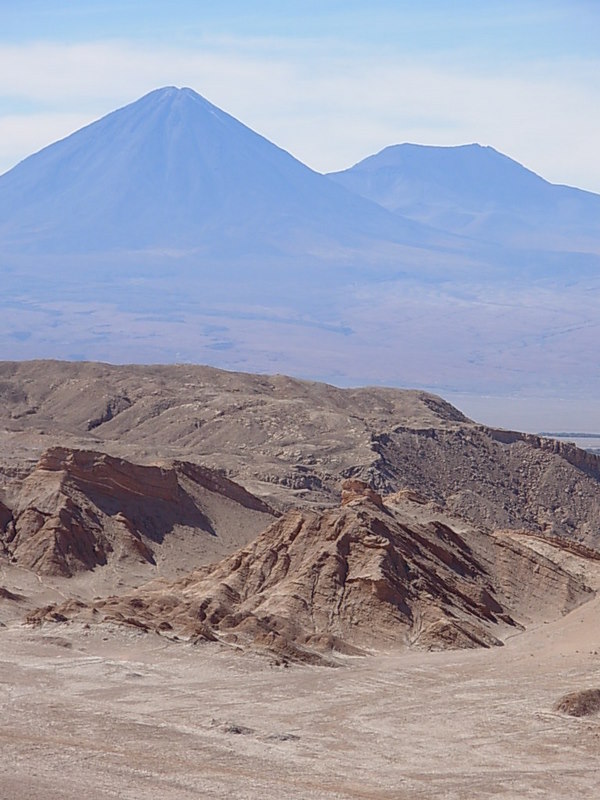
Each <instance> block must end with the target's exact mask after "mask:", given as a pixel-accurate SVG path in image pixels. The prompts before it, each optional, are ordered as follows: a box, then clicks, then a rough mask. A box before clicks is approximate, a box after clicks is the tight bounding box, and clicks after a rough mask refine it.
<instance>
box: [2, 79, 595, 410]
mask: <svg viewBox="0 0 600 800" xmlns="http://www.w3.org/2000/svg"><path fill="white" fill-rule="evenodd" d="M0 253H1V256H0V277H1V279H2V284H3V293H2V296H1V297H0V358H10V359H14V358H17V359H18V358H31V357H59V358H70V359H81V358H85V359H95V360H105V361H114V362H124V361H132V362H135V361H141V362H172V361H192V362H205V363H210V364H214V365H217V366H222V367H226V368H234V369H245V370H250V371H269V372H285V373H293V374H296V375H299V376H305V377H311V378H317V379H323V380H329V381H332V382H337V383H341V384H346V385H347V384H352V383H388V384H396V385H413V386H422V387H426V388H431V389H434V390H436V391H441V392H449V391H461V392H467V393H469V392H473V393H482V392H484V393H491V394H496V395H498V394H506V393H508V394H513V395H514V394H515V393H525V394H527V393H529V394H531V393H537V394H539V395H540V396H550V395H556V394H559V395H561V396H563V395H565V393H567V394H572V393H581V392H592V391H596V390H598V389H600V376H598V375H596V374H595V371H594V370H593V369H590V364H591V363H593V362H594V360H595V353H596V341H597V325H598V322H597V321H598V319H599V318H600V316H599V314H598V311H599V308H598V300H597V289H598V286H599V284H600V196H599V195H596V194H592V193H590V192H583V191H580V190H578V189H573V188H569V187H564V186H556V185H553V184H550V183H548V182H547V181H545V180H543V179H542V178H541V177H539V176H537V175H535V174H534V173H532V172H531V171H529V170H527V169H526V168H525V167H522V166H521V165H519V164H517V163H516V162H515V161H512V160H511V159H510V158H508V157H506V156H504V155H501V154H500V153H498V152H496V151H495V150H493V149H492V148H489V147H480V146H479V145H465V146H462V147H451V148H442V147H422V146H418V145H409V144H404V145H396V146H393V147H388V148H386V149H385V150H383V151H382V152H381V153H379V154H377V155H374V156H371V157H369V158H367V159H365V160H364V161H362V162H360V163H359V164H357V165H355V166H354V167H352V168H351V169H349V170H346V171H344V172H340V173H335V174H331V175H329V176H325V175H320V174H318V173H316V172H314V171H313V170H311V169H309V168H308V167H306V166H305V165H303V164H302V163H301V162H299V161H298V160H297V159H295V158H293V157H292V156H291V155H290V154H289V153H286V152H285V151H284V150H282V149H280V148H279V147H277V146H275V145H274V144H272V143H271V142H269V141H268V140H266V139H265V138H263V137H262V136H260V135H258V134H257V133H255V132H253V131H252V130H250V129H249V128H247V127H246V126H245V125H243V124H242V123H240V122H238V121H237V120H235V119H234V118H233V117H231V116H230V115H229V114H226V113H225V112H223V111H221V110H220V109H218V108H217V107H216V106H214V105H212V104H211V103H209V102H208V101H207V100H205V99H204V98H202V97H201V96H200V95H198V94H196V93H195V92H194V91H192V90H191V89H176V88H173V87H168V88H164V89H158V90H156V91H154V92H151V93H150V94H148V95H146V96H145V97H143V98H141V99H140V100H138V101H136V102H134V103H132V104H131V105H128V106H126V107H125V108H122V109H119V110H118V111H115V112H113V113H112V114H109V115H108V116H106V117H104V118H102V119H101V120H99V121H97V122H95V123H93V124H91V125H89V126H87V127H86V128H83V129H82V130H80V131H77V132H76V133H74V134H72V135H71V136H69V137H67V138H66V139H63V140H61V141H59V142H56V143H55V144H52V145H50V146H49V147H46V148H45V149H43V150H41V151H40V152H39V153H36V154H34V155H32V156H30V157H29V158H27V159H25V160H24V161H22V162H21V163H20V164H18V165H17V166H15V167H14V168H13V169H12V170H10V171H9V172H7V173H5V174H4V175H2V176H0ZM576 421H577V420H576ZM513 424H514V423H513ZM546 424H547V425H548V424H551V423H550V421H549V420H547V421H546Z"/></svg>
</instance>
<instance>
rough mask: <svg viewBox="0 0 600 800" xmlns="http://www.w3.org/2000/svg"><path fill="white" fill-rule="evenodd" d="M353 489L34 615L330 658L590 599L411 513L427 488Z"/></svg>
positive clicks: (510, 627)
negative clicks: (172, 567)
mask: <svg viewBox="0 0 600 800" xmlns="http://www.w3.org/2000/svg"><path fill="white" fill-rule="evenodd" d="M345 491H346V494H347V496H346V500H345V505H344V506H342V507H340V508H335V509H330V510H328V511H325V512H321V513H318V512H314V511H302V510H292V511H289V512H288V513H286V514H285V515H283V516H282V517H281V519H279V520H278V521H276V522H274V523H273V524H272V525H271V526H270V527H269V528H268V529H267V530H266V531H265V532H264V533H262V534H261V535H260V536H259V537H258V538H257V539H256V540H255V541H254V542H252V543H251V544H250V545H248V546H247V547H245V548H243V549H241V550H239V551H237V552H236V553H234V554H232V555H231V556H229V557H227V558H225V559H224V560H222V561H221V562H219V563H218V564H215V565H213V566H207V567H204V568H201V569H199V570H196V571H194V572H192V573H190V574H189V575H188V576H186V577H185V578H182V579H180V580H178V581H175V582H168V581H164V580H162V581H153V582H152V583H149V584H147V585H145V586H142V587H140V588H139V589H137V590H136V591H134V592H131V593H128V594H125V595H123V596H120V597H110V598H107V599H105V600H100V601H95V602H93V603H91V604H87V605H85V604H81V603H73V602H70V603H67V604H64V605H62V606H60V607H51V608H44V609H41V610H40V611H38V612H36V613H35V614H33V615H31V616H30V621H32V622H41V621H45V620H55V621H62V620H65V619H72V618H75V619H82V620H89V621H95V622H101V621H107V622H116V623H119V624H130V625H135V626H137V627H139V628H142V629H144V630H155V631H157V632H162V633H166V634H167V635H173V634H177V635H178V636H180V637H181V636H183V637H191V638H194V637H200V638H205V639H220V638H223V639H225V640H226V641H228V642H233V643H236V644H239V645H242V646H250V647H253V648H259V649H267V650H269V651H272V652H275V653H277V654H278V655H279V656H280V657H281V658H284V659H286V658H291V659H298V660H305V661H311V662H315V663H324V661H327V659H328V658H331V657H332V652H333V653H334V652H336V651H337V652H341V653H357V652H365V648H372V647H404V646H414V647H420V648H425V649H440V648H463V647H479V646H484V647H488V646H491V645H496V644H500V643H501V639H502V637H503V636H504V635H506V633H507V632H508V631H514V630H515V628H516V627H518V625H519V624H521V623H527V622H529V621H530V620H531V619H532V615H533V618H535V619H536V620H540V619H551V618H554V617H556V616H557V615H560V614H562V613H565V612H566V611H568V610H570V609H572V608H573V607H574V606H576V605H577V604H579V603H581V602H583V601H584V600H586V599H588V598H589V597H590V590H589V589H588V588H587V587H586V586H585V585H584V584H583V583H582V582H581V581H578V580H577V579H576V578H574V577H573V576H572V575H570V574H568V573H566V572H564V571H563V570H561V569H560V568H559V567H557V566H556V565H555V564H553V563H551V562H550V561H548V560H547V559H545V558H544V557H543V556H540V555H539V554H537V553H535V552H534V551H533V550H529V549H528V548H526V547H521V546H519V545H517V544H516V543H515V542H512V541H510V540H507V539H503V538H500V537H495V536H493V535H488V534H484V533H480V532H477V531H476V530H474V529H471V528H464V529H463V530H461V532H460V533H458V532H457V530H455V529H453V528H452V527H451V526H450V525H449V524H448V522H447V521H445V520H444V519H443V518H442V519H431V520H429V521H424V522H421V523H418V522H416V521H415V518H414V511H415V508H416V507H420V506H421V505H422V500H421V499H420V498H419V499H417V500H415V501H412V500H410V499H407V498H406V497H405V498H402V500H398V498H391V501H390V502H389V503H388V504H387V505H385V504H384V503H383V502H382V499H381V498H380V497H379V496H378V495H377V494H376V493H374V492H373V491H372V490H371V489H369V487H367V486H364V485H362V486H360V485H358V482H353V485H352V486H351V487H348V486H347V487H346V490H345ZM350 493H351V494H352V496H351V497H350V496H349V495H350ZM407 504H408V506H409V508H408V510H407ZM411 507H412V508H411Z"/></svg>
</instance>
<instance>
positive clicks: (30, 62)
mask: <svg viewBox="0 0 600 800" xmlns="http://www.w3.org/2000/svg"><path fill="white" fill-rule="evenodd" d="M599 41H600V2H598V0H570V2H567V0H561V1H560V2H559V0H535V2H534V1H532V0H530V1H529V2H527V0H522V1H521V2H513V1H512V0H506V1H505V2H498V1H497V0H486V1H485V2H483V0H482V1H481V2H474V1H472V2H465V1H464V0H457V1H455V2H452V3H449V2H447V0H445V1H442V0H421V2H416V0H415V2H402V0H400V1H399V2H391V1H390V2H385V1H384V0H372V1H371V2H369V3H366V2H359V1H358V0H329V2H326V1H324V0H321V2H314V1H313V0H304V1H303V2H297V1H296V0H289V1H288V2H274V1H273V0H255V1H254V2H252V3H249V2H242V1H241V0H222V2H219V3H216V2H214V1H213V2H202V1H201V0H200V1H198V0H196V1H195V2H192V0H172V1H171V2H169V3H167V2H164V0H163V1H162V2H158V1H157V0H145V2H142V1H141V0H118V1H117V0H72V1H71V2H67V0H23V2H20V3H15V2H14V0H0V171H3V170H5V169H8V168H9V167H10V166H12V165H13V164H15V163H16V162H17V161H18V160H20V159H21V158H23V157H25V156H26V155H28V154H29V153H31V152H33V151H35V150H37V149H39V148H40V147H42V146H44V145H45V144H48V143H50V142H51V141H53V140H55V139H57V138H60V137H62V136H64V135H66V134H68V133H70V132H71V131H73V130H75V129H76V128H78V127H80V126H81V125H83V124H86V123H87V122H90V121H91V120H93V119H95V118H97V117H98V116H101V115H102V114H104V113H106V112H108V111H110V110H112V109H113V108H115V107H118V106H120V105H123V104H125V103H127V102H130V101H132V100H135V99H136V98H137V97H139V96H140V95H142V94H144V93H145V92H147V91H150V90H151V89H153V88H156V87H158V86H163V85H167V84H174V85H178V86H181V85H187V86H191V87H192V88H194V89H195V90H196V91H198V92H200V93H201V94H203V95H205V96H206V97H207V98H208V99H209V100H211V101H212V102H214V103H216V104H217V105H218V106H220V107H222V108H224V109H225V110H227V111H228V112H230V113H231V114H233V115H234V116H236V117H237V118H238V119H240V120H241V121H242V122H245V123H246V124H248V125H250V126H251V127H253V128H254V129H255V130H258V131H259V132H260V133H262V134H264V135H265V136H267V137H268V138H270V139H271V140H272V141H274V142H276V143H277V144H279V145H280V146H282V147H285V148H286V149H288V150H290V152H292V153H293V154H294V155H296V156H297V157H298V158H300V159H302V160H303V161H304V162H305V163H307V164H309V166H312V167H313V168H315V169H318V170H320V171H327V170H333V169H341V168H343V167H346V166H349V165H350V164H352V163H354V162H355V161H357V160H359V159H360V158H363V157H365V156H367V155H369V154H371V153H373V152H376V151H377V150H379V149H381V148H382V147H385V146H386V145H389V144H393V143H397V142H403V141H415V142H421V143H425V144H441V145H448V144H461V143H465V142H472V141H478V142H481V143H482V144H490V145H492V146H494V147H496V148H497V149H499V150H501V151H503V152H505V153H507V154H508V155H510V156H512V157H513V158H516V159H517V160H519V161H521V162H522V163H524V164H526V165H527V166H529V167H530V168H532V169H534V170H535V171H537V172H539V173H540V174H542V175H543V176H544V177H546V178H548V179H549V180H553V181H555V182H563V183H569V184H572V185H577V186H581V187H583V188H588V189H591V190H593V191H598V192H600V159H598V157H597V141H598V139H599V133H600V46H599V45H598V42H599Z"/></svg>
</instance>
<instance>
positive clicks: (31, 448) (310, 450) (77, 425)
mask: <svg viewBox="0 0 600 800" xmlns="http://www.w3.org/2000/svg"><path fill="white" fill-rule="evenodd" d="M0 398H1V401H2V402H1V404H0V445H1V449H0V492H2V490H4V494H5V495H6V494H7V493H10V491H11V488H10V487H11V484H13V483H16V484H19V482H20V481H21V480H22V479H23V478H24V477H26V475H27V474H28V473H29V471H31V470H32V469H33V467H34V465H35V463H37V460H38V459H39V457H40V456H41V454H42V452H43V451H45V450H46V449H47V448H48V447H51V446H56V445H61V446H65V445H68V446H72V447H75V448H79V449H91V450H94V451H104V452H106V453H109V454H111V455H114V456H118V457H122V458H125V459H128V460H129V461H132V462H135V463H139V464H148V465H154V464H157V463H162V462H163V461H165V460H168V459H176V460H185V461H189V462H193V463H196V464H200V465H203V466H206V467H209V468H211V469H215V470H218V471H219V472H221V473H222V474H224V475H227V477H229V478H231V479H232V480H234V481H236V482H239V483H241V484H242V485H243V486H244V487H245V488H246V489H247V490H248V491H249V492H251V493H252V494H255V495H257V496H259V497H262V498H264V499H265V500H266V501H267V502H268V503H270V504H273V505H275V506H276V507H277V508H278V509H279V510H285V509H287V508H289V507H291V506H297V505H300V506H302V507H313V508H321V507H324V506H327V505H329V506H335V505H337V503H338V501H339V491H340V488H339V487H340V484H341V481H342V480H344V479H345V478H349V477H353V478H359V479H362V480H366V481H368V482H369V483H370V484H371V485H372V486H373V487H374V488H375V489H377V490H378V491H380V492H382V493H384V494H387V493H390V492H395V491H398V490H400V489H405V488H409V489H412V490H415V491H417V492H419V493H421V494H422V495H424V496H425V497H427V498H429V499H433V500H435V501H436V502H437V503H438V504H439V505H440V506H442V507H443V508H444V509H446V510H447V511H449V512H452V513H456V514H460V515H462V516H463V517H464V518H465V519H466V520H468V521H470V522H471V523H473V524H475V525H478V526H481V527H483V528H485V529H486V530H494V529H496V528H518V529H521V528H528V529H532V530H535V531H538V532H541V533H544V534H547V535H558V536H565V537H568V538H572V539H574V540H577V541H579V542H582V543H584V544H587V545H589V546H591V547H596V546H600V533H599V531H598V527H597V523H596V520H597V519H598V518H599V517H600V492H599V485H600V484H599V481H600V460H599V459H598V458H597V457H596V456H594V455H592V454H589V453H586V452H585V451H582V450H579V449H577V448H576V447H574V446H572V445H569V444H565V443H559V442H556V441H554V440H552V439H544V438H542V437H538V436H533V435H529V434H521V433H514V432H508V431H501V430H491V429H489V428H486V427H484V426H481V425H478V424H477V423H476V422H473V421H471V420H469V419H467V418H466V417H465V416H464V415H463V414H461V413H460V411H458V410H457V409H455V408H454V407H452V406H451V405H449V404H448V403H446V402H445V401H444V400H442V399H441V398H439V397H436V396H434V395H430V394H427V393H425V392H421V391H407V390H400V389H382V388H364V389H338V388H336V387H333V386H329V385H327V384H319V383H311V382H307V381H300V380H295V379H292V378H287V377H285V376H263V375H250V374H244V373H232V372H224V371H220V370H216V369H212V368H209V367H195V366H187V365H186V366H139V365H138V366H109V365H105V364H93V363H72V362H54V361H32V362H21V363H17V362H4V363H1V364H0ZM2 499H3V495H2V494H0V500H2ZM4 501H5V502H6V498H4Z"/></svg>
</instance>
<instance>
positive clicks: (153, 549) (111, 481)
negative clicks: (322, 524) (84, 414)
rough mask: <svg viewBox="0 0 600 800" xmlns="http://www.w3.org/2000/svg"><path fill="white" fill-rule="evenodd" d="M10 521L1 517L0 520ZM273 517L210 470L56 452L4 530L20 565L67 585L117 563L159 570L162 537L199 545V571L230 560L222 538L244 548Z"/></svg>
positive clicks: (43, 461) (45, 459)
mask: <svg viewBox="0 0 600 800" xmlns="http://www.w3.org/2000/svg"><path fill="white" fill-rule="evenodd" d="M216 506H219V508H218V509H217V508H216ZM228 506H229V507H230V512H229V513H226V512H227V507H228ZM219 512H220V513H219ZM6 513H9V512H8V509H7V510H6V512H2V509H0V517H6ZM223 516H225V517H226V519H223V520H222V522H223V525H221V524H220V517H223ZM230 517H235V520H236V521H235V523H234V524H232V525H231V526H230V528H231V529H232V530H231V529H228V530H227V531H222V530H219V528H222V527H225V526H226V525H230V520H229V518H230ZM272 519H273V512H272V511H271V509H270V508H269V507H268V506H267V505H266V504H265V503H263V502H262V501H261V500H259V499H258V498H256V497H254V496H252V495H251V494H249V493H248V492H247V491H246V490H245V489H243V488H242V487H241V486H238V485H237V484H235V483H233V482H232V481H230V480H228V479H227V478H225V477H223V476H221V475H218V474H216V473H214V472H212V471H211V470H208V469H206V468H203V467H200V466H197V465H194V464H190V463H186V462H172V463H171V464H169V465H164V466H143V465H140V464H133V463H131V462H129V461H126V460H124V459H120V458H113V457H111V456H108V455H106V454H104V453H98V452H93V451H87V450H73V449H68V448H60V447H57V448H52V449H50V450H48V451H47V452H46V453H44V454H43V455H42V457H41V458H40V460H39V462H38V464H37V466H36V468H35V469H34V470H33V471H32V472H31V474H30V475H29V476H28V477H27V478H26V479H25V480H24V481H23V482H22V484H21V486H20V489H19V491H18V494H17V496H16V497H15V502H14V504H13V509H12V512H10V520H11V523H10V525H8V520H7V524H6V525H3V526H2V528H3V529H4V533H3V543H4V547H5V550H6V552H7V553H8V555H9V557H10V559H11V560H12V561H13V562H16V563H18V564H19V565H20V566H24V567H27V568H29V569H33V570H35V571H36V572H38V573H40V574H46V575H62V576H67V577H68V576H71V575H73V574H74V573H76V572H80V571H84V570H93V569H94V568H96V567H99V566H104V565H106V564H107V563H108V562H109V561H110V560H116V561H123V560H128V559H131V560H135V561H141V562H146V563H148V564H156V562H157V559H158V560H160V558H161V556H160V550H161V546H162V545H163V542H164V540H165V538H166V537H168V536H169V535H170V534H172V533H173V532H174V531H179V532H180V533H181V531H183V530H186V531H187V532H188V534H189V536H188V538H190V537H191V538H194V539H195V540H196V542H197V547H196V553H195V556H196V563H204V562H205V561H206V556H214V555H215V554H218V555H223V551H221V552H219V547H218V546H217V547H215V546H214V544H213V545H212V546H211V540H217V542H218V541H220V538H222V535H223V534H225V535H226V537H227V540H228V542H229V539H230V538H231V535H232V532H233V533H235V532H237V533H239V534H240V538H239V539H238V540H237V541H235V543H234V546H239V545H240V544H243V543H244V542H246V541H248V539H250V538H251V537H252V536H253V535H256V533H258V532H259V531H260V530H261V529H262V528H264V526H265V525H266V524H268V522H270V521H271V520H272ZM244 527H245V530H244ZM203 548H204V549H205V550H206V553H204V554H203V553H202V550H203ZM229 549H231V546H230V545H229V544H228V546H227V547H226V548H225V552H227V551H228V550H229ZM203 556H204V557H203ZM188 566H189V565H188Z"/></svg>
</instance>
